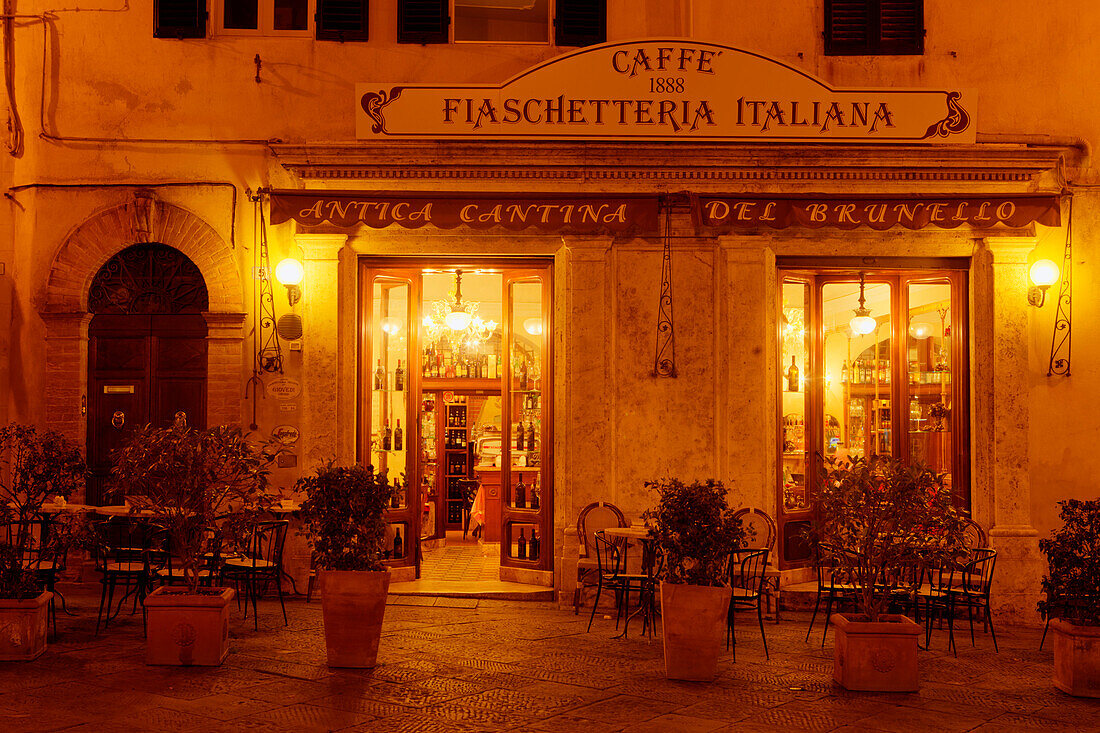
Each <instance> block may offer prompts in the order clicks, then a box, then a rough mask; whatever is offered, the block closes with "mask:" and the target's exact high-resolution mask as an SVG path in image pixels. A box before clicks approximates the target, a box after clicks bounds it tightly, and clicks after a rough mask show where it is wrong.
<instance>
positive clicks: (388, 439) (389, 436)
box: [382, 420, 393, 450]
mask: <svg viewBox="0 0 1100 733" xmlns="http://www.w3.org/2000/svg"><path fill="white" fill-rule="evenodd" d="M392 441H393V432H392V431H391V430H390V421H389V420H387V421H386V427H385V429H384V430H383V431H382V450H389V449H390V446H391V444H392Z"/></svg>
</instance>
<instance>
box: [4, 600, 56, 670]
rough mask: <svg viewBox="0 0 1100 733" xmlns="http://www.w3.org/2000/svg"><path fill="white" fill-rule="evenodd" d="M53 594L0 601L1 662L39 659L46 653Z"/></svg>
mask: <svg viewBox="0 0 1100 733" xmlns="http://www.w3.org/2000/svg"><path fill="white" fill-rule="evenodd" d="M52 597H53V594H52V593H50V592H49V591H43V592H42V593H40V594H39V595H38V596H36V597H35V598H27V599H24V600H17V599H14V598H3V599H0V662H21V661H28V660H31V659H37V658H38V656H39V655H40V654H42V652H44V651H46V611H47V610H48V608H49V604H50V598H52Z"/></svg>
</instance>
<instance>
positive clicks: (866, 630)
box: [832, 613, 921, 692]
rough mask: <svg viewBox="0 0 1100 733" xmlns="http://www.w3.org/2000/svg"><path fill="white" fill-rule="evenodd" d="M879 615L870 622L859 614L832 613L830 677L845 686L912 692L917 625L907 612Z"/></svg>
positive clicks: (915, 680) (915, 681) (915, 685)
mask: <svg viewBox="0 0 1100 733" xmlns="http://www.w3.org/2000/svg"><path fill="white" fill-rule="evenodd" d="M864 618H866V617H864ZM879 618H880V620H879V621H876V622H874V623H871V622H869V621H861V620H859V619H860V617H859V616H851V617H849V616H845V615H843V614H839V613H834V614H833V616H832V623H833V624H834V626H835V628H836V647H835V649H834V653H833V679H834V680H836V681H837V683H838V684H840V685H841V686H842V687H844V688H846V689H849V690H862V691H868V692H916V691H917V688H918V686H919V683H920V679H919V677H918V675H917V649H918V647H917V638H918V635H919V634H920V631H921V628H920V626H918V625H917V624H916V623H914V622H913V620H912V619H911V618H909V617H908V616H899V615H896V614H886V615H883V616H880V617H879Z"/></svg>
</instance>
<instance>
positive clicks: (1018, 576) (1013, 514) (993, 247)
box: [975, 237, 1043, 622]
mask: <svg viewBox="0 0 1100 733" xmlns="http://www.w3.org/2000/svg"><path fill="white" fill-rule="evenodd" d="M985 245H986V247H988V248H989V251H990V253H991V255H992V257H991V258H990V266H991V267H992V286H993V287H992V293H991V295H992V300H993V307H992V312H991V316H992V323H988V324H986V323H976V324H975V328H987V329H989V328H991V329H992V339H991V344H990V345H991V346H992V350H991V353H989V354H986V355H984V356H983V355H982V354H978V355H976V357H977V358H979V359H988V363H987V364H985V365H983V366H984V367H985V368H986V369H987V370H988V372H987V374H988V377H989V378H987V379H985V380H982V381H983V384H981V385H980V386H979V388H982V387H984V388H985V389H988V390H991V393H990V394H989V395H987V398H988V399H989V402H990V407H991V408H992V409H991V413H992V414H991V416H992V423H993V430H992V435H991V442H992V445H991V448H992V450H991V453H992V455H991V460H990V461H989V462H988V463H987V464H986V465H987V466H988V467H989V472H990V473H991V476H990V478H991V481H989V482H988V484H987V485H988V486H989V488H990V489H991V491H992V497H990V498H991V500H992V501H991V502H990V504H991V506H992V519H993V522H992V528H991V529H990V531H989V537H990V543H991V544H992V546H993V549H995V550H997V566H996V573H995V575H994V583H993V598H992V602H993V610H994V612H995V613H997V614H999V615H1002V616H1005V617H1007V618H1010V619H1012V620H1014V621H1024V622H1036V621H1038V619H1039V617H1038V612H1037V611H1036V610H1035V603H1036V601H1037V600H1038V599H1039V596H1040V587H1039V583H1040V579H1041V577H1042V574H1043V563H1042V559H1041V556H1040V555H1039V541H1038V532H1037V531H1036V529H1035V528H1034V527H1033V526H1032V524H1031V521H1032V519H1031V481H1030V476H1029V470H1030V460H1029V446H1028V422H1029V400H1030V375H1031V371H1030V365H1029V363H1028V352H1029V344H1030V337H1029V329H1028V317H1029V313H1028V307H1029V306H1028V304H1027V257H1028V253H1030V252H1031V250H1033V249H1034V248H1035V240H1034V239H1033V238H1031V237H990V238H987V239H986V240H985ZM975 447H976V448H977V447H978V446H977V445H976V446H975Z"/></svg>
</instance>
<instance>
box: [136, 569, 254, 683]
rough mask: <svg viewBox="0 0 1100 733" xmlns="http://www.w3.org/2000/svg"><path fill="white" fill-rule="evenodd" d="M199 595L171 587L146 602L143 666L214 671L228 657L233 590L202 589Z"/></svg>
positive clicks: (151, 596) (155, 594)
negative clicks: (203, 667)
mask: <svg viewBox="0 0 1100 733" xmlns="http://www.w3.org/2000/svg"><path fill="white" fill-rule="evenodd" d="M200 591H203V592H200V593H199V594H198V595H193V594H191V593H188V592H187V590H186V589H184V588H180V587H173V586H164V587H162V588H157V589H156V590H155V591H153V592H152V593H150V594H149V595H148V596H147V597H146V598H145V610H146V612H147V613H148V632H147V637H146V641H145V663H146V664H174V665H182V666H185V667H187V666H192V665H195V666H206V667H216V666H218V665H219V664H221V663H222V662H224V661H225V658H226V656H227V655H228V654H229V602H230V601H231V600H233V596H234V594H235V592H234V590H233V589H232V588H201V589H200Z"/></svg>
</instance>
